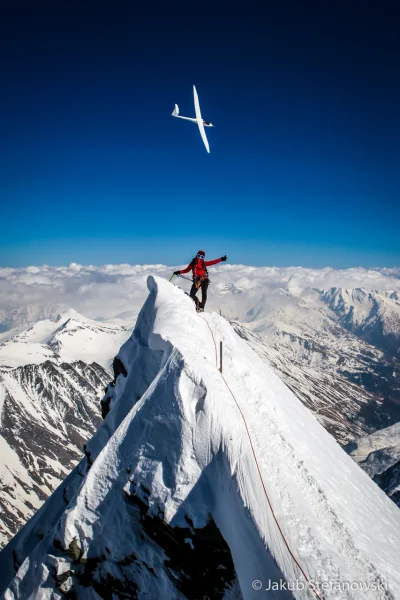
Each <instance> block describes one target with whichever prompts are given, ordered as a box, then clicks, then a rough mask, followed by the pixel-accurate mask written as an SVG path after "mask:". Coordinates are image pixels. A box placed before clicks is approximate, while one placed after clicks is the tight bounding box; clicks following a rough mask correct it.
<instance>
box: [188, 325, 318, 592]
mask: <svg viewBox="0 0 400 600" xmlns="http://www.w3.org/2000/svg"><path fill="white" fill-rule="evenodd" d="M199 317H200V318H201V319H203V321H205V322H206V323H207V327H208V329H209V330H210V333H211V336H212V339H213V342H214V348H215V364H216V367H217V369H218V352H217V344H216V341H215V337H214V332H213V330H212V329H211V327H210V324H209V322H208V321H207V319H205V318H204V317H202V316H201V315H199ZM218 371H219V369H218ZM219 372H220V373H221V371H219ZM221 377H222V379H223V381H224V383H225V385H226V387H227V388H228V390H229V392H230V394H231V396H232V398H233V399H234V401H235V404H236V406H237V407H238V409H239V412H240V415H241V417H242V419H243V423H244V426H245V429H246V432H247V436H248V438H249V442H250V447H251V451H252V453H253V456H254V460H255V463H256V466H257V471H258V474H259V476H260V480H261V485H262V487H263V490H264V494H265V497H266V499H267V502H268V506H269V508H270V510H271V513H272V516H273V518H274V521H275V523H276V526H277V527H278V530H279V533H280V534H281V536H282V539H283V541H284V544H285V546H286V548H287V550H288V552H289V554H290V556H291V557H292V559H293V561H294V563H295V564H296V565H297V567H298V569H299V570H300V572H301V573H302V575H303V577H304V579H305V580H306V582H307V584H308V586H309V588H310V590H311V591H312V592H314V594H315V596H316V597H317V598H319V599H320V600H322V596H320V594H319V593H318V591H317V590H316V588H315V585H314V584H313V582H312V581H311V579H310V578H309V577H308V575H307V574H306V572H305V570H304V569H303V567H302V566H301V564H300V563H299V561H298V560H297V558H296V557H295V555H294V553H293V551H292V549H291V548H290V546H289V542H288V541H287V539H286V537H285V534H284V533H283V531H282V528H281V526H280V524H279V521H278V518H277V516H276V514H275V512H274V509H273V507H272V504H271V500H270V498H269V495H268V492H267V488H266V487H265V483H264V480H263V477H262V474H261V469H260V465H259V463H258V460H257V455H256V451H255V449H254V445H253V441H252V439H251V435H250V431H249V428H248V426H247V421H246V418H245V416H244V414H243V411H242V409H241V408H240V405H239V402H238V401H237V400H236V397H235V395H234V393H233V392H232V390H231V388H230V387H229V385H228V382H227V381H226V379H225V377H224V376H223V374H222V373H221Z"/></svg>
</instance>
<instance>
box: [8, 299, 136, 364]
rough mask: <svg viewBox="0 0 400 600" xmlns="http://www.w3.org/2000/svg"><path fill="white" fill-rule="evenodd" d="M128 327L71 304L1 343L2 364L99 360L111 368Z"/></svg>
mask: <svg viewBox="0 0 400 600" xmlns="http://www.w3.org/2000/svg"><path fill="white" fill-rule="evenodd" d="M127 335H128V330H127V329H126V328H125V327H124V326H121V325H113V324H110V323H99V322H97V321H93V320H92V319H88V318H87V317H84V316H83V315H80V314H79V313H78V312H76V311H75V310H73V309H71V308H69V309H66V310H65V311H64V313H63V314H62V315H58V317H57V318H56V319H44V320H41V321H37V322H36V323H34V324H33V325H30V326H29V327H28V328H27V329H25V330H23V331H20V332H18V333H16V334H14V335H11V336H10V337H8V338H7V339H6V340H5V341H3V342H2V343H0V366H4V367H18V366H22V365H26V364H40V363H42V362H43V361H44V360H46V359H48V360H52V361H53V362H55V363H58V362H67V363H70V362H74V361H76V360H84V361H85V362H87V363H89V364H90V363H92V362H96V363H98V364H99V365H101V366H103V367H104V368H107V369H109V368H110V365H111V360H112V355H113V351H114V353H115V352H117V350H118V348H119V347H120V345H121V343H122V342H123V341H124V340H125V339H126V337H127Z"/></svg>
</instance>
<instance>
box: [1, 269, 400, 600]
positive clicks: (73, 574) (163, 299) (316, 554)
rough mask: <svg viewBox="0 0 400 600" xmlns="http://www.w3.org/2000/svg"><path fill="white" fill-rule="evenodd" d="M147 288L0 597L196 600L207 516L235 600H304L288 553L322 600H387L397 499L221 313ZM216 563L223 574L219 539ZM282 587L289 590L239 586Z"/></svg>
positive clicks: (7, 557)
mask: <svg viewBox="0 0 400 600" xmlns="http://www.w3.org/2000/svg"><path fill="white" fill-rule="evenodd" d="M148 286H149V291H150V294H149V297H148V299H147V301H146V303H145V305H144V307H143V309H142V311H141V313H140V316H139V319H138V322H137V325H136V328H135V330H134V332H133V334H132V336H131V338H130V339H129V340H128V342H126V343H125V344H124V345H123V347H122V348H121V351H120V353H119V359H120V360H121V361H122V363H123V364H124V366H125V368H126V370H127V376H126V377H125V376H124V375H119V376H118V378H117V380H116V385H115V387H112V388H111V389H110V391H109V395H110V397H111V402H110V412H109V414H108V416H107V418H106V419H105V421H104V423H103V425H102V427H101V428H100V429H99V430H98V432H97V433H96V434H95V436H94V437H93V439H92V440H91V441H90V442H89V444H88V445H87V450H86V457H85V459H84V460H83V461H81V463H80V464H79V466H78V467H77V468H76V469H75V471H74V472H73V473H72V474H71V475H70V476H69V477H68V479H67V480H66V481H65V482H64V484H63V486H61V487H60V488H59V489H58V490H57V492H56V493H55V494H53V496H52V497H51V498H50V499H49V500H48V501H47V503H46V504H45V506H44V507H43V508H42V509H41V510H40V511H39V512H38V513H37V515H35V517H34V518H33V519H32V520H31V521H30V522H29V523H28V524H27V525H26V527H25V528H24V529H23V530H22V531H21V533H20V534H19V535H18V536H16V538H15V539H14V540H13V541H12V542H11V543H10V544H9V545H8V546H7V548H6V549H5V550H4V551H3V552H2V554H1V556H0V560H2V564H3V565H4V569H3V572H2V581H3V585H6V586H7V585H8V588H7V591H6V593H5V596H4V598H5V599H6V600H10V599H11V598H28V597H35V598H40V599H46V598H49V599H50V598H56V597H62V593H65V594H68V595H74V597H76V598H77V599H80V598H88V597H89V596H88V586H90V589H91V590H93V591H92V592H91V594H92V595H91V596H90V597H96V598H98V597H102V594H103V593H106V592H105V590H108V591H107V593H108V594H110V593H114V595H116V597H128V598H129V597H131V598H134V597H138V598H145V597H149V598H163V599H166V600H168V599H171V600H172V599H174V600H175V599H177V598H184V597H186V598H188V597H189V598H197V597H199V594H200V596H201V593H200V592H199V589H200V588H196V587H193V582H192V579H191V578H192V577H196V573H197V577H200V579H198V580H196V585H199V586H205V585H207V579H209V578H211V577H213V576H214V575H215V573H216V572H217V567H218V565H217V563H215V564H214V566H213V568H212V569H211V570H210V569H209V570H208V571H207V572H203V571H202V568H201V567H200V565H202V566H203V564H204V563H203V562H202V561H203V560H204V553H203V554H202V553H200V551H199V549H200V547H201V544H202V543H203V542H204V536H203V537H202V531H204V530H205V528H207V527H209V526H210V524H212V523H214V522H215V523H216V525H217V526H218V528H219V530H220V532H221V533H222V535H223V538H224V540H225V541H226V543H227V544H228V547H229V551H230V554H231V556H232V559H233V563H234V572H232V573H231V572H230V571H229V569H228V571H229V573H230V575H229V576H225V578H223V579H221V578H219V579H217V580H216V583H215V585H216V586H221V584H224V586H225V587H226V585H228V584H231V585H232V586H233V587H234V588H235V586H236V588H235V589H236V591H235V594H236V598H240V597H241V598H243V599H244V600H247V599H253V598H254V599H255V598H257V599H259V598H260V597H261V596H260V594H261V595H265V597H268V598H280V599H282V598H292V597H295V598H297V599H309V598H311V597H316V596H315V594H314V593H313V592H312V591H310V588H309V585H308V584H307V583H306V582H305V580H304V577H303V575H302V573H301V572H300V570H299V568H298V565H296V563H295V562H294V560H293V556H295V557H296V560H297V561H298V564H299V565H301V567H302V569H303V570H304V572H305V573H306V574H307V576H308V577H309V578H311V580H313V581H315V582H319V583H320V584H322V583H323V582H324V583H325V588H324V591H323V592H321V597H323V598H324V599H325V600H331V599H335V600H350V599H360V598H363V599H368V600H377V599H380V600H384V599H385V600H389V599H390V600H394V599H396V598H400V573H399V569H398V555H399V552H400V512H399V510H398V508H397V507H396V506H395V504H394V503H393V502H391V501H390V500H389V499H388V498H387V496H386V495H385V494H384V493H383V492H382V491H381V490H380V489H379V488H378V487H377V486H376V485H375V484H374V483H373V482H372V480H371V479H370V478H369V477H368V476H367V475H366V474H365V473H364V472H363V471H362V470H361V469H360V468H359V467H358V466H357V465H356V463H355V462H354V461H353V460H352V459H351V458H350V457H349V456H348V455H347V454H346V453H345V452H344V451H343V450H342V449H341V448H340V446H339V445H338V444H337V443H336V442H335V440H334V439H333V437H331V436H330V435H329V434H328V433H327V432H326V430H325V429H324V428H323V427H322V426H321V425H320V424H319V423H318V422H317V420H316V419H315V418H314V416H313V415H312V414H311V412H310V411H309V410H308V409H307V408H306V407H305V406H303V404H302V403H301V402H300V400H298V399H297V398H296V397H295V396H294V394H293V393H292V392H291V391H290V390H289V389H288V388H287V387H286V386H285V384H284V383H283V382H282V381H281V380H280V379H279V377H278V376H277V375H276V373H275V372H274V371H273V370H272V369H271V368H268V367H267V366H266V364H265V363H264V362H263V361H262V360H261V358H260V357H259V356H258V355H257V354H256V353H255V352H254V351H253V350H252V349H251V348H250V346H249V344H248V343H247V342H246V341H244V340H242V339H241V338H240V337H239V336H238V335H237V334H236V333H235V331H234V330H233V328H232V327H231V326H230V325H229V323H228V322H227V321H226V320H225V319H223V318H221V317H219V316H218V315H217V314H213V313H211V314H206V315H203V316H199V315H197V314H196V313H195V312H194V309H193V303H192V301H191V300H190V299H189V298H188V297H187V296H185V295H184V293H183V292H182V291H180V290H179V289H178V288H176V287H174V286H172V285H171V284H169V283H168V282H166V281H165V280H162V279H158V278H153V277H149V279H148ZM210 330H211V331H210ZM211 332H212V334H213V336H214V339H215V342H216V344H217V347H218V344H219V342H220V341H222V342H223V348H224V363H223V364H224V367H223V368H224V378H225V381H226V383H225V381H224V379H223V378H222V377H221V374H220V373H219V372H218V369H217V366H216V355H215V352H216V349H215V345H214V340H213V337H212V334H211ZM227 384H228V385H229V388H228V385H227ZM231 392H232V393H233V395H234V396H233V395H232V393H231ZM239 407H240V410H239ZM240 411H241V412H240ZM242 414H243V417H244V419H245V423H246V426H247V429H246V427H245V424H244V421H243V417H242ZM250 440H251V444H252V445H253V448H254V454H253V451H252V447H251V444H250ZM255 458H256V460H255ZM256 461H257V462H256ZM82 476H83V477H82ZM263 486H264V487H265V490H264V487H263ZM266 493H267V494H268V499H269V502H270V504H269V502H268V499H267V496H266ZM271 506H272V508H273V509H274V511H275V514H276V519H275V518H274V517H273V514H272V511H271ZM277 522H278V523H279V526H280V528H281V530H279V528H278V525H277ZM179 532H182V533H181V534H180V533H179ZM43 536H44V537H43ZM283 536H284V538H285V539H286V543H285V542H284V539H283ZM188 539H190V540H191V544H190V543H188V541H187V540H188ZM213 539H214V540H218V536H217V532H216V531H214V535H213ZM202 540H203V542H202ZM216 543H217V542H216ZM218 543H220V544H222V542H221V541H219V542H218ZM192 545H193V547H192ZM288 546H289V548H290V550H291V552H292V553H293V556H291V554H290V552H289V550H288ZM203 549H204V546H203ZM208 554H209V555H213V552H209V553H208ZM221 556H224V557H225V558H224V560H225V561H226V562H225V564H226V565H229V557H228V556H227V555H226V552H225V554H224V551H223V545H221ZM191 564H192V565H196V567H197V568H196V567H195V568H194V569H193V571H191V570H190V565H191ZM207 564H209V563H207ZM13 565H14V566H16V567H17V569H18V571H17V573H14V567H13ZM183 565H184V566H183ZM188 573H189V575H188ZM235 577H237V581H238V583H237V584H235V581H234V580H235ZM280 579H282V580H283V581H284V582H292V583H293V582H295V581H296V580H297V581H298V586H297V589H296V590H295V591H293V592H282V591H274V589H273V588H272V589H271V590H270V591H269V593H268V594H267V593H266V592H263V591H260V590H258V589H255V588H254V587H253V582H254V581H255V580H257V581H261V582H262V586H263V587H269V586H270V585H271V582H273V581H276V582H279V580H280ZM213 583H214V582H213ZM350 584H353V585H352V586H350ZM315 585H316V584H315ZM238 586H239V588H240V590H239V588H238ZM354 586H355V587H354ZM360 586H363V587H362V588H361V587H360ZM368 586H369V587H368ZM256 587H257V586H256ZM202 589H203V588H202ZM218 589H219V592H218V593H219V596H221V597H222V596H223V588H221V587H219V588H218ZM214 594H215V592H214ZM210 595H211V596H212V592H208V596H210ZM201 597H206V594H205V593H203V595H202V596H201ZM212 597H215V595H214V596H212ZM225 597H226V598H228V593H226V594H225Z"/></svg>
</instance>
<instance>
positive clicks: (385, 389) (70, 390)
mask: <svg viewBox="0 0 400 600" xmlns="http://www.w3.org/2000/svg"><path fill="white" fill-rule="evenodd" d="M135 269H136V273H135V274H133V275H132V273H131V272H130V271H129V269H128V267H127V266H125V267H119V271H118V272H120V271H124V272H127V273H128V275H127V276H126V277H127V278H126V279H123V280H121V277H122V275H118V277H119V279H118V284H119V285H122V283H123V285H124V286H125V288H127V292H126V293H127V295H128V296H129V297H130V304H129V303H128V304H126V305H124V304H123V303H122V301H121V300H118V301H117V300H115V302H116V304H117V306H116V307H115V309H114V310H113V307H112V306H111V305H112V303H113V298H112V297H110V298H109V300H108V302H107V308H106V309H104V312H103V314H101V312H99V311H100V308H98V309H95V311H96V314H97V317H98V319H99V320H96V321H95V320H93V319H90V318H88V317H84V316H82V315H80V314H79V313H77V312H76V311H75V310H73V309H71V308H69V307H68V306H67V305H66V304H40V303H39V304H34V305H26V306H20V307H18V308H15V309H11V310H10V309H2V310H0V330H2V333H1V334H0V415H1V421H0V427H1V435H0V444H1V448H2V456H3V457H4V459H3V460H0V481H1V484H0V506H1V514H0V536H1V537H0V542H1V543H2V544H4V543H5V541H6V540H7V539H9V538H10V536H12V535H13V534H14V533H15V531H17V530H18V529H19V527H20V526H21V525H22V524H23V523H24V522H25V521H26V519H27V518H29V516H30V515H31V514H32V513H33V512H34V511H35V510H36V509H37V508H38V507H39V506H40V505H41V503H42V502H43V500H44V499H45V498H46V497H47V496H48V495H49V494H50V493H51V492H52V490H54V489H55V487H57V485H58V484H59V483H60V482H61V481H62V480H63V479H64V477H65V476H66V474H67V473H69V472H70V470H71V468H72V467H73V466H74V465H75V464H76V463H77V461H79V460H80V457H81V455H82V451H83V446H84V444H85V442H86V441H87V440H88V439H89V438H90V437H91V436H92V434H93V432H94V431H95V430H96V428H97V427H98V425H99V423H100V420H101V417H100V404H99V402H100V398H101V397H102V395H103V392H104V388H105V386H106V384H107V383H108V382H109V381H110V379H111V378H112V376H111V362H112V359H113V357H114V356H115V355H116V354H117V352H118V349H119V347H120V346H121V344H122V343H123V342H124V341H125V340H126V339H127V338H128V336H129V333H130V330H131V323H132V318H133V316H134V315H136V314H138V312H139V310H140V307H141V304H142V303H143V301H144V299H145V297H146V294H147V291H146V289H145V277H146V274H147V272H148V271H151V268H150V267H146V268H139V267H135ZM160 269H164V270H165V269H166V268H165V267H158V266H156V267H154V270H155V271H158V270H160ZM109 272H110V273H112V275H113V278H114V279H115V278H116V275H115V270H114V269H111V268H110V269H109ZM90 273H92V271H91V272H90ZM79 274H80V271H79V272H78V275H76V269H75V270H73V273H72V274H71V275H69V279H73V278H74V277H78V276H79ZM396 274H397V272H396ZM33 275H34V276H35V277H37V276H38V274H37V273H34V274H33ZM210 275H212V285H211V287H210V290H209V297H210V300H209V304H208V307H207V308H208V309H209V310H215V311H217V312H219V311H221V312H222V314H223V316H225V317H226V318H227V319H228V320H229V321H231V322H232V324H233V325H234V328H235V330H236V332H237V333H238V334H239V336H240V337H242V338H244V339H245V340H246V341H247V342H248V343H249V344H250V346H251V347H252V348H253V349H254V350H255V351H256V353H257V354H258V355H259V356H260V357H261V358H262V359H263V360H264V361H265V362H266V363H267V364H268V365H271V366H272V367H273V369H274V370H275V372H276V373H278V374H279V376H280V377H281V378H282V379H283V381H284V382H285V383H286V384H287V385H288V387H289V388H290V389H291V390H292V391H293V392H294V393H295V394H296V396H297V397H298V398H300V399H301V400H302V402H303V403H304V404H305V405H306V406H307V407H308V408H310V410H312V411H313V412H314V414H315V415H316V416H317V418H318V420H319V421H320V422H321V423H322V424H323V425H324V427H325V428H326V429H327V430H328V431H329V432H330V433H331V434H332V435H333V436H334V437H335V438H336V439H337V440H338V441H339V442H340V443H341V444H342V445H343V446H345V447H348V448H350V449H351V448H352V447H353V446H351V444H352V443H353V444H354V443H361V442H359V440H363V439H368V438H369V436H370V434H373V433H374V432H375V431H377V430H379V429H382V428H388V430H389V431H390V426H392V425H394V424H396V423H397V422H399V421H400V362H399V347H400V302H399V295H398V294H399V292H398V290H396V289H393V290H389V289H384V290H382V291H377V290H370V289H368V288H367V287H357V288H352V289H349V288H347V287H343V288H341V287H329V288H328V289H326V290H323V289H320V288H319V287H315V286H314V285H313V284H314V283H319V281H318V277H319V279H321V276H320V275H318V274H317V275H316V274H315V272H313V273H309V272H308V271H307V270H303V271H302V270H301V269H295V270H293V271H292V272H291V273H289V272H288V270H279V269H276V270H275V271H274V272H272V271H271V270H270V269H269V270H268V273H267V274H265V273H264V272H261V273H260V270H259V269H252V268H248V267H238V268H232V266H231V265H230V266H229V268H227V269H225V268H223V269H221V270H218V269H215V271H214V272H213V274H211V273H210ZM328 275H329V277H330V280H329V281H331V280H332V278H333V277H334V274H333V275H332V274H331V273H329V274H328ZM328 275H324V277H328ZM378 275H379V277H380V278H381V279H382V278H383V279H382V281H383V282H384V283H385V280H384V277H385V275H382V273H380V274H378ZM57 276H58V275H57ZM86 276H87V275H85V277H86ZM90 276H92V275H90ZM335 276H336V275H335ZM362 276H363V278H364V281H365V284H366V285H367V284H368V283H369V281H370V279H371V278H372V279H373V277H374V276H375V275H374V273H372V274H371V272H368V271H365V273H363V274H362ZM389 276H390V278H391V279H390V283H391V284H392V283H393V281H394V282H396V279H393V272H392V271H390V273H388V277H389ZM26 277H27V276H26ZM349 277H350V275H349V274H346V277H344V279H346V278H347V279H349ZM352 277H353V275H352ZM360 277H361V275H360V273H358V274H357V278H360ZM104 281H106V285H107V286H108V285H111V283H108V280H107V279H106V273H102V278H101V284H98V285H101V286H103V285H105V283H104ZM174 281H176V282H177V284H178V285H179V286H181V287H182V288H184V289H187V288H188V286H189V285H190V284H189V282H186V281H184V280H180V279H178V278H176V279H175V280H174ZM128 282H129V284H128ZM310 284H311V285H310ZM42 285H43V283H42ZM70 285H72V284H71V283H70ZM81 285H82V284H81ZM112 285H113V286H115V285H116V284H115V282H114V283H112ZM387 285H388V284H387ZM399 287H400V280H399ZM98 289H99V291H100V290H102V289H103V288H102V287H99V288H98ZM113 289H115V290H116V289H117V288H113ZM118 290H119V288H118ZM118 293H119V291H118ZM96 303H97V301H94V304H96ZM110 312H111V313H113V314H115V315H116V322H117V324H113V323H112V322H110V320H109V317H110ZM117 315H118V316H117ZM348 445H349V446H348ZM393 447H394V446H393V444H391V443H390V444H389V443H388V444H387V449H386V450H385V452H386V454H388V455H390V456H392V454H393V461H394V462H391V460H389V461H388V462H387V464H388V465H389V466H388V467H387V469H388V470H390V469H392V470H391V471H390V473H389V474H388V475H387V477H386V479H385V481H383V479H384V472H386V470H382V471H381V472H379V473H375V472H374V473H372V471H371V476H373V477H374V478H375V480H376V481H377V483H379V485H382V487H383V489H385V491H387V492H388V493H389V495H390V496H391V497H392V499H393V500H395V501H396V502H398V485H397V484H396V481H397V480H396V472H397V471H396V468H397V467H396V466H395V464H396V461H395V457H396V456H397V455H396V453H395V452H394V451H393ZM359 462H360V464H361V466H362V467H363V468H366V467H367V462H368V461H366V460H365V459H363V461H359ZM385 464H386V463H385ZM393 473H394V475H393ZM378 476H379V477H380V478H379V477H378ZM388 481H389V483H388ZM399 484H400V482H399Z"/></svg>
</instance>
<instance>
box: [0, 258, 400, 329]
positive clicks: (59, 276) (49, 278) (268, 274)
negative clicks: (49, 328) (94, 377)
mask: <svg viewBox="0 0 400 600" xmlns="http://www.w3.org/2000/svg"><path fill="white" fill-rule="evenodd" d="M175 268H176V267H167V266H165V265H127V264H122V265H104V266H102V267H95V266H91V265H89V266H82V265H78V264H75V263H72V264H70V265H69V266H67V267H50V266H46V265H44V266H41V267H26V268H22V269H11V268H2V269H0V322H4V321H5V320H6V319H7V318H8V317H9V314H10V311H14V313H17V312H18V311H22V310H23V309H24V308H25V307H27V306H30V305H35V306H36V307H37V311H36V312H40V310H41V309H44V308H45V307H46V306H47V309H46V310H47V311H49V309H48V305H54V306H55V310H56V308H57V307H58V306H67V307H71V308H74V309H75V310H76V311H78V312H79V313H81V314H83V315H84V316H87V317H90V318H92V319H99V320H118V319H119V320H122V321H124V322H125V323H129V322H131V323H133V322H134V321H135V319H136V316H137V313H138V311H139V310H140V308H141V306H142V304H143V301H144V300H145V298H146V296H147V293H148V292H147V285H146V280H147V276H148V275H149V274H152V275H158V276H161V277H166V278H169V277H170V276H171V273H172V272H173V271H174V270H175ZM210 278H211V280H212V282H213V284H214V285H215V286H216V290H217V289H218V290H219V291H221V290H223V289H224V288H226V289H227V290H229V289H233V288H232V285H233V286H234V288H235V289H238V290H241V291H243V292H245V293H246V292H249V294H250V295H251V296H252V297H253V298H254V296H255V295H259V296H262V295H263V294H265V293H266V292H271V291H273V290H275V289H278V288H282V289H285V290H288V291H289V292H291V294H293V295H297V294H299V293H301V292H302V291H303V290H304V289H306V288H317V289H320V290H328V289H330V288H332V287H342V288H355V287H362V288H364V289H367V290H381V291H389V290H393V291H397V292H400V269H364V268H352V269H345V270H337V269H331V268H325V269H305V268H301V267H285V268H277V267H251V266H246V265H230V264H224V265H218V266H217V267H214V268H212V269H210ZM175 281H176V280H175ZM179 283H180V285H181V287H183V288H185V289H188V288H189V287H190V283H189V282H186V281H183V280H179ZM211 302H212V298H211ZM210 307H211V303H210ZM50 312H51V311H50Z"/></svg>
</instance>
